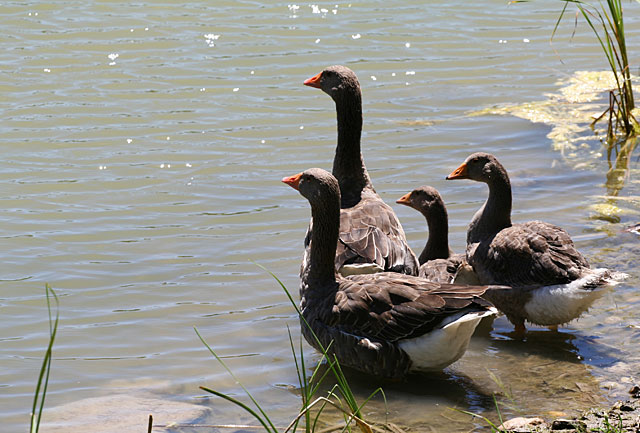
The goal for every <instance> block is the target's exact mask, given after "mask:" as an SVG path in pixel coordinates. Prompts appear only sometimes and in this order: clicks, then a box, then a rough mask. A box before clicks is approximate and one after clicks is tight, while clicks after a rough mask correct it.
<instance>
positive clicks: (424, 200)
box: [396, 185, 479, 284]
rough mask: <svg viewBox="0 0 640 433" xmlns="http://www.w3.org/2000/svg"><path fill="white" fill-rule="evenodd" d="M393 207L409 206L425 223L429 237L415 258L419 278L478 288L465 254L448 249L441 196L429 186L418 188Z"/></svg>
mask: <svg viewBox="0 0 640 433" xmlns="http://www.w3.org/2000/svg"><path fill="white" fill-rule="evenodd" d="M396 203H399V204H403V205H405V206H409V207H411V208H413V209H415V210H417V211H418V212H420V213H421V214H422V215H424V217H425V219H426V220H427V226H428V227H429V237H428V238H427V243H426V245H425V246H424V248H423V249H422V252H421V253H420V255H419V256H418V261H419V262H420V268H419V270H418V276H420V277H423V278H426V279H427V280H429V281H435V282H438V283H453V282H455V283H458V284H479V281H478V278H477V277H476V276H475V273H474V272H473V268H471V266H469V264H468V263H467V260H466V255H465V254H454V253H453V251H451V248H449V217H448V215H447V208H446V206H445V205H444V201H443V200H442V196H441V195H440V193H439V192H438V190H437V189H435V188H433V187H431V186H427V185H425V186H421V187H418V188H416V189H414V190H413V191H411V192H408V193H407V194H405V195H403V196H402V197H400V198H399V199H398V200H396Z"/></svg>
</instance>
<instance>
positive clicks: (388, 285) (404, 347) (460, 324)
mask: <svg viewBox="0 0 640 433" xmlns="http://www.w3.org/2000/svg"><path fill="white" fill-rule="evenodd" d="M282 181H283V182H284V183H286V184H288V185H289V186H291V187H293V188H295V189H297V190H298V191H299V192H300V194H301V195H302V196H304V197H305V198H306V199H307V200H308V201H309V203H310V205H311V218H312V222H313V231H312V234H311V242H310V251H309V257H308V259H309V263H308V270H307V271H308V272H307V275H306V278H303V279H302V282H301V286H300V309H301V313H302V317H301V325H302V333H303V335H304V336H305V338H306V340H307V341H308V342H309V344H311V345H312V346H313V347H315V348H316V349H318V350H320V351H322V350H323V348H329V353H331V354H335V355H336V357H337V359H338V361H339V362H340V364H341V365H345V366H349V367H351V368H354V369H357V370H360V371H363V372H365V373H369V374H372V375H376V376H380V377H384V378H393V379H399V378H402V377H403V376H405V375H406V374H407V373H409V372H413V371H430V370H439V369H442V368H444V367H446V366H447V365H449V364H451V363H452V362H454V361H456V360H457V359H459V358H460V357H461V356H462V355H463V354H464V352H465V350H466V348H467V346H468V344H469V339H470V338H471V335H472V334H473V332H474V330H475V328H476V326H477V325H478V323H479V322H480V320H481V319H482V318H483V317H486V316H492V315H494V314H495V313H496V312H497V310H496V309H495V308H494V307H493V306H491V304H490V303H489V302H487V301H486V300H484V299H482V298H481V296H482V295H483V294H484V293H485V292H486V291H487V290H488V289H489V288H490V287H487V286H457V285H451V284H440V283H434V282H430V281H427V280H425V279H424V278H420V277H417V276H411V275H405V274H399V273H396V272H380V273H376V274H368V275H351V276H348V277H343V276H341V275H340V274H339V273H337V272H336V270H335V260H334V257H335V253H336V245H337V242H338V235H339V226H340V189H339V186H338V181H337V180H336V178H335V177H334V176H333V175H331V174H330V173H329V172H327V171H325V170H322V169H318V168H312V169H309V170H306V171H304V172H302V173H299V174H297V175H295V176H290V177H286V178H284V179H282ZM498 289H499V288H498Z"/></svg>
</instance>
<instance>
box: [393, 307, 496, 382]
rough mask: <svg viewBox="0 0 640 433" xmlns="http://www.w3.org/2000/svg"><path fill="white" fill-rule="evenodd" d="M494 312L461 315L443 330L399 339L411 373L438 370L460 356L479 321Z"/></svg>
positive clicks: (494, 311)
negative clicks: (406, 355)
mask: <svg viewBox="0 0 640 433" xmlns="http://www.w3.org/2000/svg"><path fill="white" fill-rule="evenodd" d="M497 312H498V310H496V309H494V308H492V309H491V311H481V312H476V313H461V314H460V315H459V316H454V317H453V318H452V319H451V320H450V321H449V323H447V324H446V325H444V326H443V327H441V328H439V329H437V330H434V331H431V332H429V333H428V334H426V335H423V336H421V337H417V338H411V339H408V340H403V341H401V342H400V343H399V344H398V345H399V346H400V348H401V349H402V350H404V351H405V352H406V353H407V354H408V355H409V357H410V358H411V370H417V371H432V370H442V369H443V368H445V367H446V366H448V365H449V364H451V363H453V362H455V361H457V360H458V359H460V357H461V356H462V355H464V352H465V351H466V350H467V346H468V345H469V340H470V339H471V336H472V335H473V332H474V331H475V330H476V326H478V323H480V320H481V319H482V318H483V317H487V316H492V315H495V314H496V313H497Z"/></svg>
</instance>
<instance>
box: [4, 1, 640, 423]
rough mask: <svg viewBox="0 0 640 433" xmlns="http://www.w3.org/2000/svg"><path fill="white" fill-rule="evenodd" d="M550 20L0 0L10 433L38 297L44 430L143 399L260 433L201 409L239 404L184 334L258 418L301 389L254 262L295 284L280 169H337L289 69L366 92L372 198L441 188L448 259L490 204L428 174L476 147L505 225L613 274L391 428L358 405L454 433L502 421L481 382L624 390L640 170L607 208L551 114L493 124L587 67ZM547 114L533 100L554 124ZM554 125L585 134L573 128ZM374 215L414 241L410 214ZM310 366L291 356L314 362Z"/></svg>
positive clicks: (598, 152)
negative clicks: (64, 409)
mask: <svg viewBox="0 0 640 433" xmlns="http://www.w3.org/2000/svg"><path fill="white" fill-rule="evenodd" d="M559 7H560V6H559V2H554V1H540V2H533V3H529V4H522V5H510V6H507V5H506V4H504V2H501V1H489V2H484V4H478V2H475V3H469V2H465V1H460V0H455V1H453V2H445V3H443V4H435V5H428V6H427V5H425V4H424V2H418V1H397V2H392V3H391V2H382V1H370V2H361V3H355V2H354V3H351V4H349V3H339V4H336V3H326V4H317V5H309V4H300V5H293V4H287V3H278V2H264V3H261V2H250V1H239V2H238V1H234V2H231V1H216V2H209V3H206V2H205V3H194V2H186V3H181V4H179V3H175V2H168V1H166V2H150V3H144V2H134V3H124V2H122V3H119V2H113V1H95V2H79V1H67V0H62V1H58V2H38V1H33V2H6V3H5V4H3V6H2V11H1V12H0V24H1V26H2V29H3V32H2V33H3V34H2V35H1V36H0V40H1V41H2V50H0V65H2V67H1V68H0V77H1V78H2V79H1V80H0V89H1V90H2V93H3V95H4V97H3V99H2V102H1V105H0V106H1V107H2V121H1V123H0V128H1V129H0V130H1V132H2V134H0V146H1V150H2V155H3V164H2V165H1V166H0V181H1V182H2V193H1V194H0V199H1V201H0V218H1V221H2V224H1V228H0V246H1V248H0V251H2V253H1V254H2V265H1V272H0V312H1V314H0V367H1V368H0V416H1V417H2V419H3V425H4V426H6V427H5V428H6V429H7V431H18V430H20V429H24V428H26V427H25V425H26V424H27V423H28V414H29V411H30V408H31V400H32V396H33V391H34V387H35V383H36V379H37V375H38V371H39V368H40V365H41V360H42V357H43V354H44V350H45V348H46V345H47V342H48V321H47V308H46V300H45V296H44V286H45V283H49V284H50V285H51V286H52V287H53V288H54V289H55V290H56V292H57V293H58V295H59V297H60V326H59V330H58V338H57V340H56V344H55V347H54V360H53V363H52V371H51V379H50V384H49V389H48V396H47V400H46V407H47V410H45V414H44V421H45V422H46V421H47V417H48V416H49V418H48V419H49V420H50V421H52V420H53V418H54V415H53V412H51V414H50V415H48V413H49V412H48V409H49V408H54V407H57V406H61V405H65V404H69V403H71V402H77V401H79V400H83V399H87V398H93V397H101V396H105V395H114V394H115V395H118V394H127V395H129V396H134V397H135V396H138V395H142V394H144V395H153V396H154V397H156V398H161V399H169V400H177V401H180V402H188V403H196V404H201V405H205V406H207V407H209V408H211V412H210V414H209V415H207V416H205V417H204V418H202V419H200V420H199V421H200V422H205V423H210V424H227V423H242V422H248V423H253V422H254V421H253V420H251V419H250V418H248V417H247V416H246V415H245V414H244V413H242V412H241V411H240V410H238V409H235V408H233V407H231V406H230V405H228V404H227V403H224V402H222V401H221V400H217V399H215V398H212V399H204V398H201V397H203V396H204V392H203V391H201V390H199V389H198V386H199V385H206V386H209V387H212V388H215V389H217V390H220V391H224V392H228V393H231V394H233V395H235V396H241V395H242V391H241V389H240V388H239V387H238V385H237V384H236V383H235V382H234V380H233V379H232V378H230V377H229V376H228V375H227V374H226V372H225V371H224V370H223V368H222V367H221V366H220V365H219V364H218V363H217V362H216V361H215V360H214V359H213V358H212V356H211V355H210V354H209V353H208V351H207V350H206V349H205V347H204V346H203V345H202V343H201V342H200V341H199V340H198V338H197V336H196V334H195V332H194V330H193V327H194V326H195V327H197V328H198V330H199V331H200V332H201V334H202V335H203V336H204V337H205V338H206V340H207V341H208V343H209V344H211V345H212V346H213V347H214V348H215V349H216V350H217V351H218V353H220V354H221V355H222V356H223V357H224V358H225V360H226V362H227V363H228V365H229V366H230V367H231V368H232V369H233V371H234V372H235V374H236V375H237V376H238V377H239V378H240V380H241V381H242V382H243V384H244V385H245V386H246V387H247V388H249V389H250V390H251V391H252V393H253V394H254V396H255V397H256V398H257V399H258V400H259V401H261V402H263V404H264V405H265V407H266V408H267V409H268V410H269V412H270V413H271V414H272V416H273V417H274V419H275V420H276V422H277V423H278V424H279V425H286V424H287V423H288V421H289V420H290V419H291V418H292V417H293V415H294V414H295V413H296V411H297V404H298V395H297V392H296V391H295V386H296V384H297V376H296V373H295V369H294V366H293V362H292V358H291V353H290V347H289V340H288V337H287V325H288V326H290V327H291V329H292V332H293V334H294V338H295V339H297V336H298V335H299V334H298V332H299V325H298V322H297V320H296V317H295V314H294V311H293V308H292V306H291V305H290V304H289V302H288V300H287V298H286V296H285V294H284V293H283V291H282V290H281V288H280V287H279V286H278V284H277V283H276V281H274V280H273V279H272V278H271V276H269V275H268V274H267V273H265V272H264V271H263V270H262V269H260V268H259V267H257V266H256V264H254V263H253V262H255V263H259V264H261V265H263V266H265V267H267V268H268V269H269V270H270V271H272V272H273V273H275V274H276V275H277V276H278V277H279V278H281V279H282V281H283V282H284V283H285V284H286V285H287V287H289V288H290V289H292V291H293V292H294V293H295V292H297V286H298V279H297V272H298V268H299V263H300V258H301V253H302V239H303V236H304V232H305V229H306V226H307V224H308V219H309V209H308V204H307V202H306V201H305V200H304V199H303V198H302V197H300V196H299V195H298V194H297V193H296V192H295V191H293V190H291V189H290V188H288V187H286V186H284V185H283V184H281V183H280V179H281V178H282V177H283V176H286V175H291V174H295V173H297V172H299V171H302V170H303V169H306V168H308V167H312V166H320V167H324V168H330V167H331V161H332V159H333V152H334V147H335V136H336V132H335V111H334V105H333V102H332V101H331V100H330V98H329V97H328V96H327V95H325V94H323V93H322V92H320V91H318V90H316V89H311V88H308V87H305V86H303V85H302V81H304V79H306V78H308V77H311V76H312V75H315V74H316V73H318V72H319V71H321V70H322V69H323V67H325V66H328V65H331V64H337V63H339V64H345V65H348V66H349V67H351V68H352V69H354V70H355V71H356V73H357V74H358V76H359V78H360V81H361V84H362V88H363V101H364V115H365V126H364V128H365V129H364V134H363V153H364V158H365V161H366V164H367V167H368V168H369V171H370V174H371V177H372V179H373V182H374V184H375V186H376V189H377V190H378V192H379V193H380V195H381V196H382V197H383V198H384V199H385V200H386V201H387V202H388V203H393V202H394V201H395V199H397V198H398V197H400V196H401V195H403V194H404V193H406V192H407V191H409V190H411V189H412V188H413V187H414V186H417V185H420V184H430V185H433V186H435V187H436V188H438V189H439V190H440V191H441V193H442V194H443V196H444V198H445V201H446V203H447V205H448V207H449V215H450V224H451V235H450V238H451V243H452V247H453V248H454V249H455V250H456V251H461V250H462V249H463V248H464V240H465V230H466V225H467V223H468V221H469V220H470V218H471V216H472V215H473V213H474V212H475V210H476V209H477V208H478V207H479V206H480V205H481V204H482V202H483V200H484V199H485V197H486V194H487V191H486V187H485V186H484V185H480V184H475V183H471V182H464V181H460V182H445V181H444V177H445V176H446V175H447V174H448V173H449V172H450V171H452V170H453V169H454V168H456V167H457V166H458V165H459V164H460V163H461V162H462V161H463V160H464V158H465V157H466V156H467V155H468V154H470V153H471V152H474V151H478V150H488V151H491V152H492V153H495V154H496V155H497V156H498V157H499V158H500V159H501V161H502V162H503V163H504V165H505V166H506V167H507V169H508V170H509V172H510V174H511V177H512V185H513V188H514V220H515V221H525V220H528V219H534V218H535V219H544V220H547V221H549V222H553V223H556V224H558V225H561V226H563V227H564V228H566V229H567V230H568V231H569V232H570V233H571V234H572V236H573V237H574V239H575V240H576V243H577V245H578V247H579V248H580V249H581V250H582V251H583V252H584V254H585V255H586V256H587V258H588V259H589V260H590V262H591V263H592V264H593V265H597V266H606V267H612V268H615V269H618V270H621V271H625V272H628V273H629V274H630V275H631V277H630V278H629V279H628V280H627V281H626V282H625V283H624V284H622V285H620V286H618V287H617V288H616V289H615V291H613V292H611V293H608V294H606V295H605V296H604V297H602V298H601V299H600V300H599V301H598V302H597V303H596V304H595V305H594V306H593V307H592V309H591V310H590V311H589V313H588V314H586V315H584V317H582V318H581V319H580V320H577V321H575V322H573V323H571V324H570V325H569V326H567V327H565V328H563V329H561V332H559V333H552V332H549V331H547V330H546V329H542V328H533V329H532V330H530V332H529V333H528V335H527V337H526V339H525V341H521V340H518V339H514V338H513V335H512V334H511V330H512V328H511V326H510V325H509V324H508V322H507V321H506V319H505V318H498V319H497V320H495V321H494V322H493V323H487V324H485V325H484V326H483V327H482V329H479V330H478V333H477V335H476V337H474V339H473V341H472V343H471V347H470V349H469V351H468V352H467V354H466V355H465V356H464V357H463V358H462V359H461V360H460V361H459V362H457V363H456V364H454V365H452V366H451V367H450V368H449V369H447V370H446V371H445V372H444V373H443V374H442V375H435V376H427V377H424V378H418V379H416V380H413V381H411V383H410V384H407V383H391V384H383V386H384V389H385V392H386V397H387V402H388V408H387V410H388V415H385V407H384V404H383V402H382V399H375V400H374V401H373V402H372V403H370V405H369V406H368V411H367V412H366V414H367V416H368V417H370V418H372V419H374V420H379V421H384V420H385V419H386V420H388V421H390V422H393V423H396V424H398V425H400V426H402V427H403V428H407V429H409V430H412V429H413V430H415V431H437V432H445V431H446V432H451V431H469V430H471V429H473V428H481V426H483V425H484V423H483V422H482V421H477V420H472V419H471V418H470V417H469V416H468V415H464V414H462V413H460V412H456V411H452V410H451V409H450V408H458V409H462V410H470V411H474V412H476V413H479V414H483V415H485V416H487V417H489V418H491V419H493V420H496V419H497V414H496V413H495V408H494V402H493V397H492V395H493V393H498V398H499V400H500V401H501V402H504V403H506V404H508V405H509V406H508V407H506V406H505V407H504V408H503V412H504V414H505V416H510V415H517V414H527V415H541V416H545V417H551V416H553V415H554V414H555V413H557V412H558V411H562V412H565V413H567V414H573V413H575V412H576V411H578V410H581V409H585V408H587V407H588V406H590V405H593V404H600V403H607V402H609V401H611V400H613V399H616V398H623V397H625V394H626V390H627V389H628V388H629V387H630V385H629V383H630V382H632V381H633V379H634V375H635V374H637V373H636V372H637V371H638V369H639V368H640V349H638V343H639V342H640V318H639V317H638V313H637V311H638V310H639V309H640V295H639V294H638V291H637V289H636V287H637V281H638V277H639V276H640V273H639V271H638V270H637V263H638V261H637V257H638V254H639V253H640V240H639V239H638V237H637V236H635V235H633V234H631V233H626V232H622V229H623V228H624V227H626V226H627V225H629V224H632V223H635V222H638V220H639V219H640V216H639V210H640V181H639V180H638V173H639V166H638V159H637V157H634V158H633V159H632V161H631V164H630V171H629V173H628V178H626V181H625V184H624V188H623V189H622V190H621V191H620V192H619V194H618V197H617V198H616V197H608V196H607V194H608V193H611V190H610V189H607V187H606V185H605V180H606V173H607V171H608V169H609V165H608V162H607V158H606V152H603V150H602V149H601V147H600V144H599V142H598V141H597V140H595V139H593V138H590V137H589V133H585V135H584V136H585V138H584V139H580V140H578V141H577V142H576V143H575V146H576V149H578V150H582V152H578V151H577V150H576V151H567V152H564V151H559V150H556V149H558V147H557V146H555V144H557V143H553V141H552V138H550V137H552V136H553V134H552V135H551V136H548V134H549V133H550V132H551V131H552V125H551V124H550V123H532V122H531V121H529V120H525V119H522V118H518V117H515V116H512V115H508V114H505V115H497V114H492V113H493V112H494V111H491V110H486V109H488V108H491V109H493V108H496V107H498V108H499V107H504V106H511V105H518V104H525V103H528V102H535V101H545V100H547V99H548V98H549V94H558V93H559V89H560V88H561V87H562V86H563V84H562V82H566V81H567V80H569V78H571V77H573V76H574V74H575V73H576V71H581V70H591V71H593V70H602V69H603V68H604V67H605V63H604V59H603V57H602V56H601V54H600V52H599V47H598V46H597V43H596V41H595V40H594V38H593V37H592V35H591V33H590V30H589V29H588V28H587V26H586V25H584V23H581V24H579V26H578V28H577V29H576V34H575V36H574V37H573V39H571V33H572V31H573V15H571V14H570V15H571V17H569V18H567V19H566V20H565V21H564V22H563V23H562V24H561V26H560V30H559V32H558V34H557V36H556V38H555V39H554V42H553V45H550V44H549V37H550V35H551V32H552V30H553V26H554V24H555V20H556V19H557V14H558V12H559ZM625 7H627V8H628V10H627V11H626V19H627V31H628V34H627V38H628V46H629V47H630V53H629V58H631V59H637V58H638V54H639V53H638V51H637V46H638V45H639V43H640V31H639V29H640V26H639V25H638V24H639V23H640V22H639V19H638V16H639V15H638V12H639V6H638V5H637V4H635V3H631V2H625ZM637 68H638V65H637V64H634V71H633V72H634V73H637V72H638V69H637ZM604 96H605V95H604V94H602V95H601V99H599V100H596V101H593V102H591V103H592V104H598V103H600V102H601V101H603V100H604ZM554 101H555V100H554ZM562 104H563V102H554V103H553V104H552V105H554V107H555V108H557V109H559V111H563V109H562V108H563V105H562ZM569 108H570V107H569V105H567V110H569ZM595 109H596V111H597V110H603V109H604V106H598V105H596V106H595ZM483 110H484V111H483ZM470 113H479V115H474V116H471V115H470ZM562 123H566V122H562ZM567 126H568V127H571V128H582V129H580V130H584V127H585V123H584V122H582V123H580V122H578V123H577V124H575V125H571V124H569V125H567ZM576 155H578V156H580V157H581V158H584V161H577V162H576ZM570 156H572V158H570V159H569V160H568V159H567V158H569V157H570ZM605 196H607V197H605ZM599 205H606V206H608V207H607V209H612V208H613V209H614V211H613V214H607V215H603V213H602V212H601V209H602V208H601V207H599ZM393 206H394V208H395V210H396V212H397V213H398V215H399V217H400V219H401V220H402V222H403V224H404V228H405V231H406V232H407V233H408V236H409V238H410V242H411V245H412V246H413V247H414V248H415V249H416V250H419V249H420V248H421V247H422V246H423V244H424V240H425V236H426V234H425V230H426V227H425V223H424V220H423V219H422V217H421V216H420V215H418V214H417V213H416V212H415V211H413V210H411V209H409V208H404V207H403V208H400V207H399V206H397V205H395V204H394V205H393ZM318 359H319V357H318V355H317V354H315V353H314V352H313V351H312V350H311V349H310V348H308V347H307V362H308V363H313V361H317V360H318ZM350 378H351V379H352V382H353V386H354V388H355V390H356V393H357V395H358V396H359V397H360V398H361V399H364V398H365V397H366V396H368V395H369V393H370V392H371V391H372V390H373V387H372V385H373V384H372V383H371V381H370V380H369V379H367V378H364V377H361V376H360V375H358V374H355V373H353V374H350ZM123 411H124V409H123ZM115 413H118V411H116V412H115ZM385 417H386V418H385ZM336 421H337V418H336ZM145 423H146V420H141V422H140V426H141V427H140V429H143V428H144V425H145ZM98 427H100V428H101V427H102V426H101V425H98V426H96V425H94V426H93V428H94V430H95V429H96V428H98ZM51 431H53V430H51ZM97 431H100V430H99V429H98V430H97Z"/></svg>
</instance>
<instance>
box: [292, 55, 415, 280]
mask: <svg viewBox="0 0 640 433" xmlns="http://www.w3.org/2000/svg"><path fill="white" fill-rule="evenodd" d="M304 84H305V85H307V86H310V87H315V88H318V89H321V90H322V91H324V92H325V93H327V94H328V95H329V96H331V98H332V99H333V100H334V102H335V105H336V113H337V123H338V144H337V146H336V153H335V157H334V160H333V175H334V176H335V177H336V178H337V179H338V183H339V185H340V192H341V194H342V196H341V202H340V207H341V209H342V211H341V214H340V236H339V244H338V248H337V252H336V258H335V262H336V269H338V270H339V271H340V272H341V273H342V274H344V275H349V274H353V273H365V272H366V273H370V272H378V271H393V272H400V273H403V274H409V275H417V274H418V259H417V258H416V256H415V254H413V252H412V251H411V248H409V245H408V244H407V239H406V236H405V233H404V230H403V229H402V225H401V224H400V221H398V218H397V217H396V214H395V213H394V212H393V209H391V207H389V206H388V205H387V204H386V203H385V202H383V201H382V199H381V198H380V196H379V195H378V194H377V193H376V191H375V189H374V188H373V185H372V184H371V179H370V178H369V174H368V173H367V169H366V167H365V165H364V161H363V159H362V153H361V152H360V136H361V133H362V94H361V92H360V83H359V82H358V78H357V77H356V74H355V73H354V72H353V71H352V70H351V69H349V68H347V67H345V66H330V67H328V68H326V69H324V70H323V71H322V72H320V73H319V74H317V75H315V76H314V77H311V78H309V79H308V80H306V81H305V82H304ZM311 230H312V227H309V231H311ZM310 239H311V234H310V233H307V237H306V238H305V247H306V254H305V256H304V258H303V262H302V270H301V275H303V276H304V275H305V274H306V272H307V270H308V269H307V268H308V266H309V264H308V252H309V240H310Z"/></svg>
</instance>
